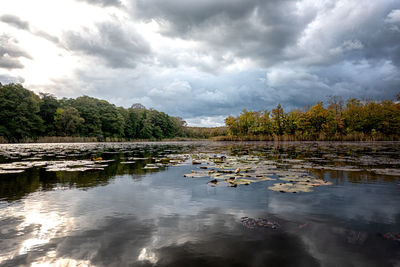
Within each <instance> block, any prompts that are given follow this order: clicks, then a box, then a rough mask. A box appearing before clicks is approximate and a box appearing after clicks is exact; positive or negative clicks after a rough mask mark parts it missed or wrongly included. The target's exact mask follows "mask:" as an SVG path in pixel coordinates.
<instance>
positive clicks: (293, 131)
mask: <svg viewBox="0 0 400 267" xmlns="http://www.w3.org/2000/svg"><path fill="white" fill-rule="evenodd" d="M399 100H400V95H397V101H393V100H385V101H379V102H377V101H366V100H359V99H355V98H351V99H348V100H347V101H344V100H343V99H342V98H340V97H338V96H332V97H330V98H329V100H328V101H327V105H326V106H324V104H323V103H322V102H318V103H317V104H315V105H314V106H311V107H309V108H304V109H302V110H291V111H290V112H285V111H284V110H283V108H282V107H281V105H279V104H278V105H277V106H276V108H275V109H272V110H271V111H268V110H263V111H248V110H243V111H242V113H241V114H240V115H238V116H236V117H234V116H229V117H227V118H226V119H225V124H226V127H213V128H206V127H188V126H186V122H185V121H183V120H182V119H181V118H179V117H173V116H169V115H168V114H165V113H164V112H159V111H157V110H154V109H146V108H145V107H144V106H143V105H141V104H133V105H132V106H131V107H130V108H123V107H117V106H115V105H113V104H110V103H109V102H107V101H106V100H100V99H97V98H93V97H89V96H81V97H77V98H75V99H73V98H62V99H57V98H55V97H54V96H52V95H50V94H43V93H41V94H40V95H37V94H35V93H34V92H32V91H30V90H28V89H25V88H24V87H23V86H22V85H21V84H13V83H11V84H6V85H2V84H1V83H0V111H1V112H0V142H35V141H49V140H50V141H52V140H55V139H51V138H50V139H49V137H65V138H67V137H84V138H86V139H79V140H83V141H130V140H162V139H172V138H175V139H176V138H196V139H208V138H212V139H214V140H221V141H223V140H288V141H291V140H292V141H295V140H321V141H323V140H332V141H340V140H349V141H351V140H352V141H370V140H400V102H399ZM45 137H46V138H47V139H46V138H45ZM57 140H59V139H57ZM61 140H67V139H61ZM73 140H77V139H76V138H75V139H71V141H73Z"/></svg>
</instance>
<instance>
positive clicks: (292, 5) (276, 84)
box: [0, 0, 400, 126]
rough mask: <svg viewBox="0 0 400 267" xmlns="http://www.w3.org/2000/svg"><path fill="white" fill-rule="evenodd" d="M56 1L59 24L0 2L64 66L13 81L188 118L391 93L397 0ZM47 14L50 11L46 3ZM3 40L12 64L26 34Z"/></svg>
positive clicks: (216, 121) (2, 56)
mask: <svg viewBox="0 0 400 267" xmlns="http://www.w3.org/2000/svg"><path fill="white" fill-rule="evenodd" d="M7 1H11V0H7ZM20 1H23V0H20ZM78 2H86V4H87V5H81V4H79V3H78ZM10 3H11V2H10ZM77 3H78V4H77ZM60 4H63V5H64V6H63V7H64V8H70V11H69V12H71V13H70V14H74V20H73V23H72V21H71V20H70V17H67V16H66V17H65V18H64V20H63V21H60V22H58V24H57V25H59V28H57V27H49V28H48V29H47V28H46V27H45V26H46V25H47V24H46V25H45V24H43V23H42V24H41V26H40V27H39V26H38V28H35V27H34V26H36V25H39V24H37V23H40V22H41V21H39V20H37V21H36V20H35V18H32V19H29V18H28V17H26V14H25V15H21V14H18V12H15V14H14V13H13V12H11V11H7V12H6V13H5V14H1V12H0V20H1V21H2V22H3V23H4V24H6V25H9V26H10V33H11V35H10V36H12V33H13V31H12V30H11V29H12V28H13V29H16V30H17V29H18V30H21V29H22V30H26V32H28V31H29V32H30V33H31V34H32V35H34V36H36V37H37V36H39V37H41V38H46V39H47V40H49V41H51V42H52V43H53V44H54V46H55V47H57V48H56V49H58V50H59V52H56V51H55V52H54V54H53V56H52V58H53V59H54V60H55V58H57V60H58V59H59V60H60V63H59V64H60V66H61V65H63V64H64V63H65V64H67V65H66V66H69V68H68V69H69V71H68V72H67V73H66V72H61V71H60V73H59V75H58V76H57V75H52V76H51V77H48V79H47V80H44V81H42V82H40V83H39V82H37V81H35V82H31V81H30V79H26V82H25V84H26V85H32V86H34V87H36V88H37V89H38V90H42V91H48V90H51V92H52V93H54V94H55V95H56V96H60V97H61V96H78V95H80V94H90V95H91V96H94V97H98V98H104V99H107V100H109V101H111V102H112V103H114V104H116V105H123V106H126V107H129V106H130V105H131V104H133V103H138V102H139V103H142V104H143V105H145V106H146V107H148V108H156V109H158V110H160V111H164V112H167V113H169V114H171V115H174V116H180V117H183V118H184V119H186V120H187V121H188V122H189V123H190V124H192V125H209V126H212V125H220V124H222V123H223V118H225V117H226V116H228V115H237V114H239V113H240V112H241V110H243V109H250V110H262V109H271V108H273V107H275V106H276V105H277V104H279V103H280V104H282V106H283V107H284V109H285V110H287V111H288V110H291V109H295V108H302V107H304V106H309V105H313V104H315V103H316V102H317V101H320V100H322V101H325V100H327V98H328V97H329V96H332V95H338V96H341V97H343V98H344V99H346V98H350V97H357V98H364V99H372V100H381V99H393V98H394V96H395V95H396V94H397V93H399V88H400V78H399V77H400V3H399V1H397V0H382V1H367V2H366V1H356V0H339V1H333V0H332V1H311V0H302V1H295V0H283V1H278V0H269V1H261V0H247V1H245V0H229V1H228V0H219V1H211V0H205V1H179V0H124V1H119V0H99V1H95V0H77V1H76V2H75V4H74V2H67V1H65V2H64V1H61V2H60ZM10 5H11V4H10ZM78 6H79V9H82V11H81V13H79V11H80V10H78V9H77V8H78ZM55 9H56V8H55V7H54V10H53V12H55ZM38 12H39V11H38ZM92 13H93V14H92ZM79 14H81V15H79ZM45 15H46V14H45ZM59 15H60V17H61V16H62V15H61V13H60V14H59ZM47 16H48V17H49V23H52V22H53V21H51V19H52V20H54V21H55V22H57V18H56V17H55V16H54V14H47ZM20 18H24V19H20ZM32 29H34V30H32ZM37 29H40V31H39V30H37ZM15 40H16V39H15ZM18 40H19V39H18ZM3 43H4V41H3ZM7 43H9V41H7ZM11 43H12V42H11ZM14 45H15V46H14V48H15V47H18V49H20V50H12V49H11V50H10V48H8V49H9V50H10V51H14V53H13V52H10V53H11V56H10V53H8V52H4V48H3V47H2V49H3V50H2V52H1V53H0V62H1V63H0V67H2V68H5V70H6V71H8V70H13V69H14V70H18V68H21V67H22V63H21V58H23V57H25V58H33V56H34V57H35V58H36V55H34V54H32V56H30V53H31V50H30V47H29V45H28V44H27V43H24V45H22V46H20V45H19V44H18V45H17V44H16V43H14ZM9 46H10V44H8V46H7V47H9ZM6 49H7V48H6ZM15 49H16V48H15ZM15 51H19V53H17V52H15ZM24 53H25V54H24ZM32 53H33V52H32ZM38 62H39V59H38ZM72 62H73V63H72ZM68 64H70V65H68ZM21 70H22V69H21ZM53 70H54V68H53V69H52V71H53ZM9 75H11V76H13V77H24V73H23V72H21V73H9ZM59 83H62V84H59ZM49 88H51V89H49Z"/></svg>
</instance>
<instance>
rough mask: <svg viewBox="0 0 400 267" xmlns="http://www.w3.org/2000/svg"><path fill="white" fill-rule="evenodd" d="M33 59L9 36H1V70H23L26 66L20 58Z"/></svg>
mask: <svg viewBox="0 0 400 267" xmlns="http://www.w3.org/2000/svg"><path fill="white" fill-rule="evenodd" d="M22 57H24V58H29V59H32V57H31V56H30V55H29V54H28V53H27V52H26V51H25V50H24V49H22V48H21V47H19V45H18V42H17V41H16V40H15V39H14V38H12V37H10V36H8V35H1V36H0V68H5V69H21V68H23V67H24V65H23V64H22V63H21V62H20V58H22Z"/></svg>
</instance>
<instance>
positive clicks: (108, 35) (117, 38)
mask: <svg viewBox="0 0 400 267" xmlns="http://www.w3.org/2000/svg"><path fill="white" fill-rule="evenodd" d="M63 40H64V42H65V46H66V47H67V48H68V49H70V50H72V51H76V52H80V53H82V54H84V55H91V56H95V57H98V58H101V59H103V60H104V62H105V63H106V64H107V65H108V66H110V67H111V68H130V67H135V66H136V65H137V64H138V63H139V62H140V61H141V60H142V59H144V58H145V57H146V56H147V55H148V54H149V53H150V47H149V44H148V43H147V42H146V41H145V40H144V39H143V38H142V37H141V36H140V34H138V33H137V32H136V31H135V30H134V29H124V28H123V27H122V25H119V24H117V23H100V24H98V25H96V29H95V30H89V29H87V28H84V29H83V30H82V31H81V32H67V33H65V34H64V36H63Z"/></svg>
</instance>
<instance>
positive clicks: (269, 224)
mask: <svg viewBox="0 0 400 267" xmlns="http://www.w3.org/2000/svg"><path fill="white" fill-rule="evenodd" d="M240 220H241V222H242V224H243V226H245V227H246V228H249V229H257V228H258V229H262V228H269V229H273V230H276V229H278V228H280V227H281V225H280V224H279V223H278V222H276V221H270V220H268V219H267V218H258V219H254V218H250V217H247V216H245V217H242V218H240Z"/></svg>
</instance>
